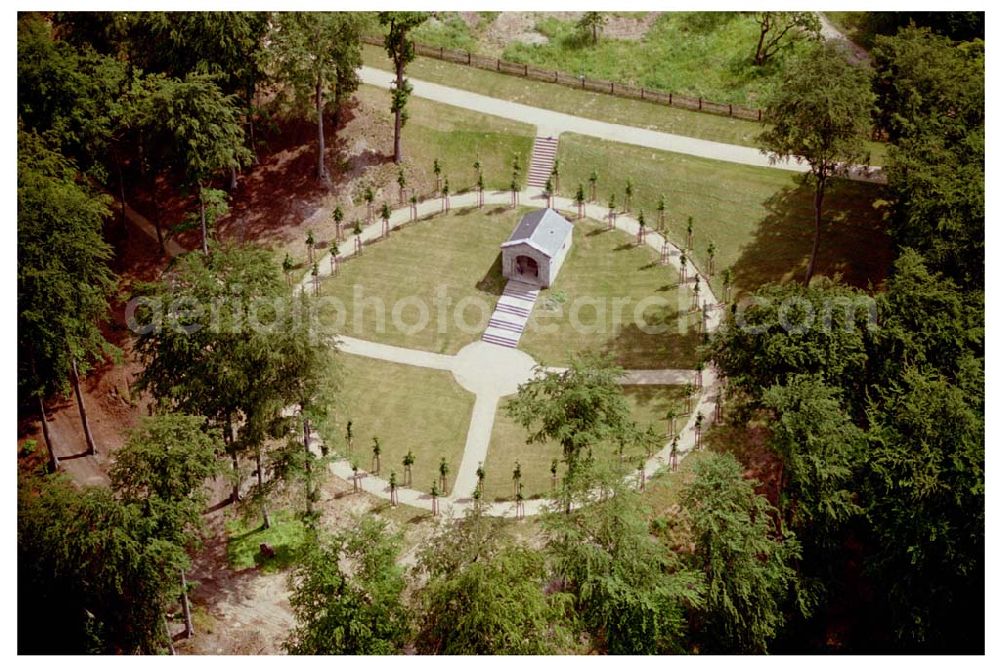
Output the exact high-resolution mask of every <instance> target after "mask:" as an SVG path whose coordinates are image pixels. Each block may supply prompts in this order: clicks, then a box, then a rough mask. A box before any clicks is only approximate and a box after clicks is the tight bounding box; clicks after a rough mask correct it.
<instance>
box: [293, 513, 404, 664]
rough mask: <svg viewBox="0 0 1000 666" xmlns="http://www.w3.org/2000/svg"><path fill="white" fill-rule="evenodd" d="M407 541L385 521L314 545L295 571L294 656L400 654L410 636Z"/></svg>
mask: <svg viewBox="0 0 1000 666" xmlns="http://www.w3.org/2000/svg"><path fill="white" fill-rule="evenodd" d="M401 545H402V541H401V537H400V535H399V534H398V533H396V532H393V531H391V529H390V528H389V526H388V525H387V524H385V523H384V522H382V521H380V520H378V519H374V518H371V517H367V518H363V519H361V520H360V521H359V522H358V523H357V524H356V525H354V526H352V527H349V528H347V529H345V530H343V531H342V532H340V533H338V534H337V535H335V536H334V538H333V539H331V540H330V542H329V543H322V542H317V543H312V544H310V545H309V547H308V549H307V550H306V555H305V559H304V561H303V562H302V564H301V565H300V566H299V567H298V568H297V569H296V570H294V571H293V572H292V577H291V587H292V595H291V598H290V599H289V602H290V603H291V606H292V612H293V613H294V614H295V621H296V626H295V629H293V630H292V632H291V634H290V635H289V636H288V639H287V641H286V643H285V646H286V648H287V649H288V651H289V652H290V653H291V654H395V653H398V652H399V651H400V650H401V649H402V647H403V643H404V641H405V640H406V638H407V636H408V635H409V611H408V610H407V608H406V607H405V606H404V605H403V600H402V594H403V589H404V588H405V586H406V582H405V579H404V578H403V569H402V567H401V566H400V565H399V564H397V563H396V560H397V559H398V558H399V556H400V549H401Z"/></svg>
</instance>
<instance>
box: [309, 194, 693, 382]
mask: <svg viewBox="0 0 1000 666" xmlns="http://www.w3.org/2000/svg"><path fill="white" fill-rule="evenodd" d="M525 210H527V209H523V208H522V209H518V210H511V209H507V208H503V207H496V208H492V209H483V210H475V209H465V210H461V211H457V212H454V213H452V214H449V215H442V216H440V217H435V218H433V219H430V220H425V221H420V222H417V223H415V224H410V225H406V226H404V227H402V228H401V229H399V230H397V231H395V232H393V234H392V236H391V237H390V238H389V240H388V241H383V242H379V243H375V244H374V245H371V246H369V247H367V248H366V249H365V251H364V254H363V255H362V256H361V257H359V258H354V259H351V260H349V261H347V262H345V263H344V264H343V266H342V268H341V271H340V275H338V276H337V277H333V278H328V279H326V280H324V281H323V282H322V286H321V288H320V293H321V295H323V296H330V297H335V298H336V299H337V302H338V303H341V304H343V309H342V312H343V316H342V323H341V324H340V325H336V322H334V319H335V315H334V311H333V310H332V309H331V310H329V311H328V316H327V323H328V324H329V325H330V326H331V327H332V328H333V329H334V330H335V331H336V332H338V333H343V334H346V335H350V336H353V337H359V338H364V339H367V340H374V341H376V342H383V343H386V344H393V345H397V346H403V347H410V348H415V349H424V350H428V351H434V352H439V353H445V354H454V353H456V352H457V351H459V350H460V349H461V348H462V347H464V346H465V345H467V344H469V343H470V342H473V341H475V340H476V339H478V337H479V335H480V334H481V333H482V331H483V329H484V328H485V326H486V321H487V319H488V318H489V314H490V313H491V312H492V310H493V307H494V306H495V305H496V300H497V298H498V296H499V294H500V292H501V291H502V289H503V286H504V284H505V280H504V278H503V276H502V275H501V267H500V252H499V245H500V243H501V242H503V241H504V240H505V239H506V238H507V236H508V235H509V234H510V231H511V229H513V228H514V226H515V225H516V224H517V221H518V219H519V218H520V216H521V215H522V214H523V213H524V211H525ZM676 285H677V277H676V275H675V273H674V272H673V271H672V270H671V269H668V268H664V267H662V266H660V265H659V264H658V257H657V255H656V254H655V253H654V252H653V251H652V250H651V249H650V248H648V247H646V246H641V247H636V246H635V243H634V239H633V238H632V237H631V236H629V235H626V234H625V233H624V232H621V231H605V230H604V228H603V226H602V225H599V224H597V223H593V222H586V221H585V222H584V223H582V224H579V225H578V226H577V228H576V230H575V232H574V240H573V247H572V248H571V250H570V254H569V256H568V257H567V259H566V262H565V263H564V265H563V267H562V270H561V271H560V273H559V276H558V277H557V279H556V282H555V284H554V285H553V287H552V289H549V290H546V291H544V292H543V294H542V296H541V297H540V299H539V303H538V305H537V306H536V308H535V311H534V313H533V314H532V317H531V319H530V321H529V324H528V329H527V330H526V332H525V335H524V337H523V338H522V341H521V349H523V350H524V351H526V352H527V353H529V354H531V355H532V356H534V357H535V359H536V360H538V361H539V362H541V363H544V364H546V365H563V364H565V363H567V362H568V360H569V356H570V354H572V353H579V352H582V351H586V350H590V351H600V352H607V353H610V354H611V355H612V356H613V357H614V359H615V360H616V362H618V363H619V364H621V365H622V366H623V367H626V368H657V367H693V366H694V363H695V361H696V347H697V344H698V335H697V333H696V332H695V330H694V328H693V327H691V326H689V324H690V323H693V322H689V321H688V319H687V318H686V317H683V316H682V317H680V318H678V317H677V308H678V303H679V304H680V307H681V308H686V307H687V305H688V304H689V303H690V292H689V291H688V289H687V288H684V289H681V290H679V291H678V289H677V286H676ZM438 294H443V295H444V298H439V297H438ZM647 297H654V298H655V301H651V302H649V303H645V304H643V303H641V301H642V299H644V298H647ZM614 299H622V300H621V304H620V306H619V305H617V304H616V302H615V300H614ZM678 299H680V300H679V301H678ZM463 302H464V304H463ZM417 303H423V304H425V309H424V310H423V311H421V309H420V308H421V306H419V305H417ZM377 304H381V306H379V305H377ZM460 306H461V307H460ZM639 306H641V307H639ZM637 309H640V313H641V319H640V320H639V321H642V322H644V323H645V324H649V325H652V326H660V327H663V326H665V327H666V328H665V331H666V332H665V333H661V334H647V333H645V332H643V331H642V330H640V328H639V326H638V325H637V323H636V310H637ZM394 311H396V315H397V316H395V317H394V316H393V312H394ZM459 313H462V314H461V316H462V318H463V319H464V321H465V322H466V325H464V326H458V325H456V324H455V320H456V316H458V315H459ZM425 315H426V316H425ZM616 321H617V322H618V324H617V325H615V323H616ZM380 322H381V323H380ZM422 322H425V325H424V326H422V327H419V328H418V325H419V324H421V323H422Z"/></svg>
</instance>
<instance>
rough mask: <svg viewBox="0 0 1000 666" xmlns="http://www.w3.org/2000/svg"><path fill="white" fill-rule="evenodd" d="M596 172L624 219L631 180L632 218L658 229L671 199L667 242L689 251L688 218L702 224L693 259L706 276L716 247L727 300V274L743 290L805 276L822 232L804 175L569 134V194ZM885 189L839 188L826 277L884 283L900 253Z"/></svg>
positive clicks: (564, 150) (829, 228)
mask: <svg viewBox="0 0 1000 666" xmlns="http://www.w3.org/2000/svg"><path fill="white" fill-rule="evenodd" d="M608 165H612V166H608ZM594 170H596V171H597V175H598V181H597V199H598V201H599V203H600V204H601V205H607V202H608V196H609V195H610V194H611V193H612V192H613V193H614V194H615V199H616V204H617V210H618V211H619V212H622V209H623V207H624V203H625V183H626V180H631V182H632V187H633V191H634V194H633V197H632V204H631V209H632V215H638V212H639V211H640V210H642V211H643V212H644V214H645V219H646V222H647V224H648V225H649V227H650V228H651V229H655V227H656V224H657V210H656V207H657V203H658V201H659V198H660V196H661V195H663V196H664V200H665V206H666V227H667V231H668V238H669V240H670V241H671V242H673V243H674V244H675V245H677V246H679V247H682V248H683V247H684V246H685V244H686V236H687V219H688V216H691V217H692V218H694V219H693V227H694V234H693V258H694V261H695V263H696V264H697V266H698V267H699V269H701V271H702V272H703V273H707V270H708V244H709V242H714V243H715V246H716V250H715V275H714V277H713V278H712V287H713V289H714V290H715V293H716V295H717V296H719V297H720V298H721V297H722V295H723V294H722V291H721V287H722V278H721V273H722V270H723V269H725V268H730V269H731V270H732V273H733V283H734V285H735V287H734V289H735V291H736V292H739V291H752V290H753V289H756V288H757V287H759V286H760V285H762V284H764V283H767V282H784V281H788V280H792V279H802V277H803V276H804V274H805V267H806V264H807V263H808V260H809V253H810V251H811V249H812V239H813V229H814V224H813V186H812V184H811V183H807V184H803V183H802V176H801V175H799V174H795V173H793V172H789V171H784V170H779V169H768V168H762V167H753V166H745V165H740V164H731V163H728V162H721V161H717V160H709V159H704V158H699V157H691V156H688V155H680V154H677V153H670V152H666V151H659V150H652V149H649V148H642V147H639V146H628V145H624V144H618V143H613V142H608V141H602V140H600V139H594V138H591V137H586V136H581V135H578V134H563V135H562V138H561V140H560V142H559V172H560V190H561V192H560V193H561V194H563V195H564V196H570V197H571V196H573V195H574V194H575V192H576V189H577V186H578V185H579V184H583V186H584V191H585V192H587V193H588V194H589V181H588V179H589V177H590V175H591V172H592V171H594ZM882 190H883V187H882V186H880V185H876V184H872V183H861V182H855V181H848V180H841V179H837V180H834V181H831V183H830V185H828V187H827V193H826V199H825V201H824V206H823V219H824V221H825V226H824V228H823V231H822V234H821V240H820V251H819V257H818V263H817V271H816V272H817V275H819V274H823V275H827V276H830V277H832V276H834V275H836V274H840V275H841V276H842V278H843V280H844V281H845V282H847V283H848V284H852V285H855V286H858V287H861V288H866V287H868V285H869V282H871V283H872V284H874V285H877V284H878V283H879V282H880V281H881V280H882V279H883V278H884V277H885V275H886V270H887V268H888V266H889V264H890V262H891V260H892V250H891V245H890V239H889V237H888V235H887V233H886V223H885V221H884V220H883V219H882V212H881V211H880V210H879V209H878V208H876V206H877V205H878V203H879V200H880V199H881V197H883V196H884V195H883V193H882ZM689 258H690V257H689ZM560 277H561V276H560ZM557 285H558V279H557ZM557 288H558V287H557Z"/></svg>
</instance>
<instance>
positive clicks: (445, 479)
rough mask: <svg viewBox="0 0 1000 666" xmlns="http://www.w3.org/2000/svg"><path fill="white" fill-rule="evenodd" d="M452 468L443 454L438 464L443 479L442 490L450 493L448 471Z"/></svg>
mask: <svg viewBox="0 0 1000 666" xmlns="http://www.w3.org/2000/svg"><path fill="white" fill-rule="evenodd" d="M449 471H451V469H450V468H449V467H448V461H447V460H446V459H445V458H444V457H443V456H442V458H441V464H439V465H438V474H440V477H439V478H440V480H441V492H442V493H444V494H448V472H449Z"/></svg>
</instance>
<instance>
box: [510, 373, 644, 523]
mask: <svg viewBox="0 0 1000 666" xmlns="http://www.w3.org/2000/svg"><path fill="white" fill-rule="evenodd" d="M622 373H623V370H622V369H621V368H619V367H616V366H614V365H613V364H612V363H611V361H610V359H608V358H606V357H600V356H585V357H580V358H574V359H572V360H571V361H570V367H569V368H568V369H567V370H566V371H565V372H545V371H539V372H538V373H537V374H536V375H535V377H533V378H532V379H531V380H529V381H528V382H525V383H524V384H522V385H521V386H520V388H519V389H518V392H517V396H516V397H515V398H514V399H513V400H511V401H510V402H509V403H507V406H506V410H507V413H508V414H510V415H511V416H512V417H513V418H514V420H515V421H517V422H518V423H519V424H521V426H523V427H524V428H526V429H528V431H529V433H530V434H529V436H528V443H529V444H536V443H544V442H550V441H551V442H556V443H558V444H559V445H560V446H561V447H562V451H563V458H564V460H565V461H566V465H567V468H568V469H567V472H566V484H564V485H565V486H566V490H567V501H566V509H567V511H568V510H569V508H570V499H571V498H572V495H573V494H574V493H575V490H576V489H575V488H574V487H573V481H574V477H575V475H576V473H577V471H578V468H579V467H580V465H581V463H582V462H583V455H584V454H585V453H588V452H590V453H593V452H595V451H594V450H595V449H598V450H600V449H601V447H608V449H607V450H609V451H610V450H617V449H618V445H619V444H621V443H631V442H633V441H635V438H636V437H637V436H638V431H637V428H636V426H635V422H634V421H632V418H631V410H630V408H629V405H628V401H627V400H625V396H624V394H623V393H622V389H621V386H620V385H619V383H618V380H619V379H620V378H621V376H622Z"/></svg>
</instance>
